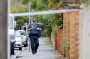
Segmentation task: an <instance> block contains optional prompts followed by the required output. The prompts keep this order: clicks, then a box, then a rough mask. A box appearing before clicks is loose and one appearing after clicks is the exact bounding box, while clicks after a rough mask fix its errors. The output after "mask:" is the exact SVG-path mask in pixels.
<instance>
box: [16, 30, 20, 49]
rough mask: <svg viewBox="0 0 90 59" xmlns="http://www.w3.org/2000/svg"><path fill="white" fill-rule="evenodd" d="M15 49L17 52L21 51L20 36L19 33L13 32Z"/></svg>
mask: <svg viewBox="0 0 90 59" xmlns="http://www.w3.org/2000/svg"><path fill="white" fill-rule="evenodd" d="M15 40H16V42H15V48H19V50H22V36H21V33H20V31H18V30H17V31H16V32H15Z"/></svg>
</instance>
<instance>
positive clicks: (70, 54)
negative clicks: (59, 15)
mask: <svg viewBox="0 0 90 59" xmlns="http://www.w3.org/2000/svg"><path fill="white" fill-rule="evenodd" d="M63 19H64V20H63V30H58V34H57V35H58V36H57V38H56V40H55V48H56V50H58V51H59V52H60V53H61V54H62V55H63V56H65V57H66V59H79V11H77V12H68V13H64V14H63ZM64 43H69V44H70V48H68V49H67V48H65V49H64V48H63V44H64Z"/></svg>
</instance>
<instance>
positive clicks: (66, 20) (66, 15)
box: [63, 13, 70, 59]
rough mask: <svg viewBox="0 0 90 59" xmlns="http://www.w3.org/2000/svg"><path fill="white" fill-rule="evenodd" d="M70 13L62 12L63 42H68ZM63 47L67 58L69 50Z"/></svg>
mask: <svg viewBox="0 0 90 59" xmlns="http://www.w3.org/2000/svg"><path fill="white" fill-rule="evenodd" d="M69 15H70V13H64V20H63V25H64V26H63V29H64V36H63V38H64V43H70V16H69ZM67 49H68V48H65V56H66V58H67V59H68V58H69V50H68V51H67Z"/></svg>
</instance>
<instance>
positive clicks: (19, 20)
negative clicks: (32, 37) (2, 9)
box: [11, 4, 28, 27]
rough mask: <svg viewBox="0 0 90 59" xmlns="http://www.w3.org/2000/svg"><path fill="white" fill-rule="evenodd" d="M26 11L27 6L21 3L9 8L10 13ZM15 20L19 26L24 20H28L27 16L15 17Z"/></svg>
mask: <svg viewBox="0 0 90 59" xmlns="http://www.w3.org/2000/svg"><path fill="white" fill-rule="evenodd" d="M27 11H28V6H27V5H23V4H17V5H16V6H15V7H13V8H12V9H11V13H24V12H27ZM15 20H16V21H17V24H19V27H21V26H22V25H24V23H25V22H28V16H23V17H15Z"/></svg>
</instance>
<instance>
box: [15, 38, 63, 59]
mask: <svg viewBox="0 0 90 59" xmlns="http://www.w3.org/2000/svg"><path fill="white" fill-rule="evenodd" d="M45 39H46V38H40V39H39V42H40V46H39V49H38V51H37V53H36V54H32V53H31V51H29V47H27V48H25V49H24V50H23V51H22V52H21V53H20V54H19V55H18V56H17V58H16V59H65V58H63V57H62V56H61V55H60V54H59V53H58V52H57V51H56V50H55V49H54V48H53V47H50V46H49V45H48V44H46V43H45Z"/></svg>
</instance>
